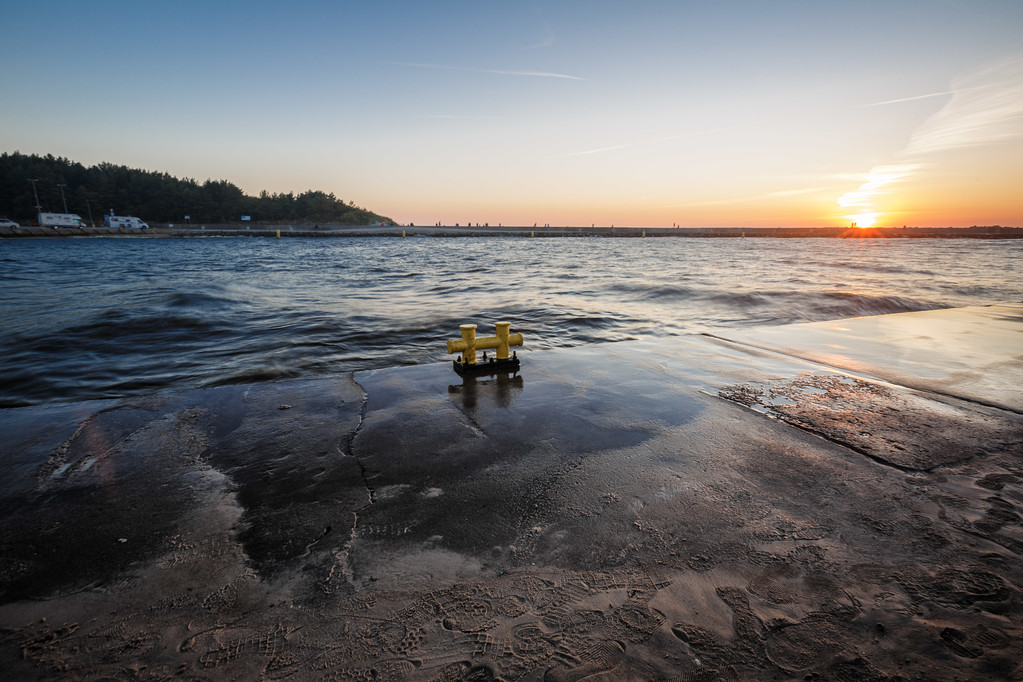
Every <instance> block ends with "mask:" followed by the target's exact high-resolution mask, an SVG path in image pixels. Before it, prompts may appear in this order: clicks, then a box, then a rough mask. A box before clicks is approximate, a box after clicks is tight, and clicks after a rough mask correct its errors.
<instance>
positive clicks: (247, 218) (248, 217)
mask: <svg viewBox="0 0 1023 682" xmlns="http://www.w3.org/2000/svg"><path fill="white" fill-rule="evenodd" d="M242 220H252V216H247V215H243V216H242Z"/></svg>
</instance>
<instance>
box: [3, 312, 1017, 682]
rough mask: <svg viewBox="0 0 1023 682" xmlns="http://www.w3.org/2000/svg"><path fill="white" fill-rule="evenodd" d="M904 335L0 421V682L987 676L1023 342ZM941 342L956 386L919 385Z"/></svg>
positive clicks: (398, 376)
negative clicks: (1003, 385)
mask: <svg viewBox="0 0 1023 682" xmlns="http://www.w3.org/2000/svg"><path fill="white" fill-rule="evenodd" d="M943 314H944V316H945V317H944V318H943ZM910 315H917V313H913V314H910ZM920 315H921V316H922V317H921V318H920V319H921V325H922V327H921V330H924V329H926V330H927V331H926V334H925V333H924V331H920V333H919V334H916V335H914V334H911V333H909V332H910V331H911V329H912V324H911V321H912V319H911V318H907V317H905V316H903V315H895V316H884V317H890V318H899V319H898V320H897V321H894V322H885V321H884V320H874V319H871V318H860V319H857V320H850V321H844V322H843V323H842V324H843V326H845V327H846V328H847V330H848V331H844V332H842V334H843V335H844V337H845V340H844V344H845V346H846V351H845V352H844V357H846V358H853V359H856V362H855V363H853V362H844V363H839V362H836V361H834V359H833V358H825V357H822V356H821V355H820V353H818V350H816V349H818V348H819V344H821V343H823V342H824V341H827V342H828V343H830V342H831V341H833V340H834V338H833V337H834V334H835V333H836V332H835V330H834V329H833V328H832V326H833V325H835V324H837V323H818V324H817V326H814V325H793V326H792V327H791V328H789V330H790V332H789V334H788V335H786V334H785V328H772V329H768V330H765V331H764V334H763V335H762V336H757V330H752V331H750V332H748V334H749V335H750V337H751V338H754V340H756V341H757V343H756V345H753V344H752V343H751V342H749V340H748V339H747V340H744V339H741V338H739V335H734V338H729V339H717V338H711V337H707V336H690V337H680V338H672V339H646V340H643V341H639V342H634V343H618V344H605V345H599V346H593V347H588V348H578V349H568V350H562V351H556V352H554V351H552V352H545V353H530V352H528V351H524V352H523V353H522V354H521V355H520V357H521V358H522V371H521V372H520V373H518V374H517V375H514V376H507V375H504V376H502V375H497V376H489V377H486V376H485V377H476V378H471V377H469V378H462V377H459V376H457V375H456V374H454V373H453V372H452V371H451V368H450V366H449V365H447V364H442V365H429V366H415V367H402V368H394V369H386V370H375V371H371V372H362V373H359V374H357V375H355V376H354V377H353V376H351V375H343V374H342V375H338V376H331V377H320V378H315V379H302V380H294V381H287V382H281V383H275V384H258V385H248V386H225V387H219V388H215V389H210V390H207V391H195V392H190V393H182V394H167V395H155V396H150V397H147V398H137V399H130V400H124V401H97V402H94V403H80V404H72V405H51V406H42V407H32V408H20V409H13V410H5V411H3V412H0V431H2V432H3V433H4V434H5V441H4V443H3V445H2V446H0V464H2V465H3V466H4V471H5V473H6V474H7V475H6V476H5V478H4V479H3V480H2V481H0V549H2V551H0V628H2V629H0V660H2V661H3V662H4V665H5V668H6V670H7V671H8V674H9V675H10V676H12V677H15V678H35V677H48V676H61V677H73V678H76V679H108V678H110V677H116V678H122V677H127V678H140V679H150V678H152V679H155V678H165V677H172V676H175V677H176V676H184V677H186V678H189V679H255V678H260V679H284V678H288V679H354V680H361V679H419V680H460V679H466V680H468V679H473V680H480V679H504V680H513V679H541V678H542V679H546V680H577V679H584V678H585V679H592V680H600V679H604V680H611V679H615V680H619V679H626V680H629V679H635V680H640V679H642V680H648V679H665V680H669V679H692V680H701V679H708V680H709V679H740V680H762V679H803V678H820V679H865V680H895V679H935V680H941V679H1017V678H1018V677H1019V676H1020V675H1021V674H1023V668H1021V663H1020V661H1019V659H1018V656H1017V655H1016V654H1015V652H1016V650H1018V648H1019V646H1020V644H1021V641H1023V628H1021V626H1020V616H1021V614H1023V610H1021V600H1020V597H1021V591H1020V588H1021V585H1023V568H1021V563H1020V560H1019V559H1020V555H1021V553H1023V526H1021V510H1020V507H1021V505H1023V459H1021V455H1023V417H1021V416H1020V413H1019V411H1018V410H1016V409H1014V408H1013V405H1014V403H1013V401H1012V400H1011V397H1007V396H1008V392H1006V391H1000V390H999V389H998V388H997V387H998V386H999V385H1000V383H999V382H1000V381H1001V379H991V378H987V377H986V373H996V374H1000V375H1002V376H1003V377H1004V376H1010V377H1011V376H1013V372H1015V371H1016V365H1017V362H1018V357H1017V356H1018V348H1017V347H1014V346H1013V344H1011V343H1008V342H1005V339H1011V338H1016V337H1014V336H1012V335H1013V334H1018V333H1020V332H1021V331H1023V321H1018V322H1013V320H1015V319H1017V318H1014V317H1013V315H1014V314H1010V313H1005V312H1004V311H1002V312H999V313H997V317H998V319H997V320H995V323H993V324H994V326H993V327H992V331H991V334H992V335H994V336H997V337H998V339H999V340H998V341H997V342H992V343H991V344H985V343H984V332H983V328H984V325H985V324H987V322H988V321H990V320H991V319H992V312H991V311H990V310H987V309H968V310H965V311H964V310H956V311H944V313H941V312H934V311H932V312H928V313H922V314H920ZM943 319H944V321H943ZM946 323H947V324H946ZM886 325H888V326H887V327H886ZM883 328H889V329H891V328H899V329H902V330H903V331H904V332H906V333H905V334H903V335H902V336H898V337H895V336H892V337H885V340H883V341H878V340H876V339H873V338H871V337H870V333H869V329H875V330H877V329H883ZM935 329H937V330H939V331H937V332H936V331H934V330H935ZM942 329H944V332H941V331H940V330H942ZM955 330H960V331H955ZM962 330H968V333H967V332H962V334H961V333H960V332H961V331H962ZM941 333H946V334H950V335H951V336H952V337H955V338H953V339H950V341H949V343H948V344H943V343H942V342H941V338H940V334H941ZM744 334H745V333H744ZM936 334H937V336H935V335H936ZM964 334H965V336H964ZM923 335H926V336H930V337H931V338H930V339H929V340H927V341H926V343H924V342H923V341H921V340H920V338H921V336H923ZM957 335H958V336H957ZM856 339H862V346H861V345H859V344H860V342H859V341H857V340H856ZM964 339H970V340H969V341H967V340H964ZM804 342H805V343H804ZM903 343H905V344H906V346H905V347H904V346H903V345H902V344H903ZM921 343H923V344H924V345H926V346H927V347H928V350H927V353H925V354H919V353H917V352H916V350H917V349H919V347H920V344H921ZM973 343H976V344H977V346H976V348H973V347H972V344H973ZM801 344H803V345H801ZM963 344H965V345H967V346H971V350H970V352H969V353H968V354H967V353H965V351H964V350H963V347H962V346H963ZM877 347H882V348H886V349H887V351H888V353H887V356H886V355H884V354H880V353H878V354H874V349H876V348H877ZM942 348H946V349H947V350H948V352H949V353H950V354H951V357H950V358H949V367H955V366H956V363H959V364H963V362H964V360H963V357H964V356H965V355H969V356H970V357H971V358H972V359H971V360H970V361H969V362H970V363H971V364H972V366H973V367H974V370H975V371H974V373H973V375H972V378H970V379H969V381H966V380H964V379H963V377H964V376H965V375H964V374H962V373H960V374H957V375H956V377H957V378H956V379H955V380H954V381H952V380H948V376H938V373H937V371H936V370H935V369H934V368H939V369H940V367H941V359H940V349H942ZM793 351H798V352H793ZM860 351H861V352H860ZM857 352H860V354H859V355H857ZM886 357H889V358H893V360H892V361H891V363H890V365H889V364H886V363H887V362H888V361H887V360H886ZM857 358H858V359H857ZM868 359H869V361H870V362H869V363H868V362H867V360H868ZM868 364H869V365H870V366H867V365H868ZM916 366H919V367H922V368H923V369H921V370H920V372H918V374H919V375H920V376H915V375H914V367H916ZM868 370H869V371H868ZM956 371H958V370H956ZM900 378H901V379H902V380H904V381H901V383H900V381H897V380H896V379H900ZM939 379H940V381H938V380H939ZM928 385H930V386H933V388H934V390H927V389H926V386H928ZM987 387H994V389H996V390H993V392H992V393H991V394H990V395H988V394H987V393H985V391H986V390H987ZM998 405H1002V407H999V406H998Z"/></svg>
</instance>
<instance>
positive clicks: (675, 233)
mask: <svg viewBox="0 0 1023 682" xmlns="http://www.w3.org/2000/svg"><path fill="white" fill-rule="evenodd" d="M241 236H245V237H729V238H744V237H751V238H753V237H761V238H763V237H768V238H791V239H806V238H815V237H817V238H841V239H869V238H880V239H914V238H915V239H1023V228H1020V227H1003V226H1001V225H979V226H973V227H876V228H875V227H871V228H862V227H858V228H850V227H595V226H591V227H529V226H507V227H505V226H499V227H492V226H478V225H477V226H472V225H465V226H462V225H431V226H423V227H420V226H415V225H407V226H403V225H263V224H246V223H239V224H219V225H180V224H173V225H169V224H164V225H161V224H154V225H153V226H152V227H151V229H148V230H128V229H113V228H107V227H95V228H91V227H89V228H82V229H79V228H48V227H33V226H22V227H17V228H3V229H0V238H18V237H29V238H40V237H42V238H68V237H79V238H81V237H140V238H154V237H162V238H167V237H241Z"/></svg>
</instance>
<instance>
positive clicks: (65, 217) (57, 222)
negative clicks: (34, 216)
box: [39, 213, 85, 227]
mask: <svg viewBox="0 0 1023 682" xmlns="http://www.w3.org/2000/svg"><path fill="white" fill-rule="evenodd" d="M39 225H40V226H42V227H85V223H84V222H82V217H81V216H80V215H78V214H77V213H40V214H39Z"/></svg>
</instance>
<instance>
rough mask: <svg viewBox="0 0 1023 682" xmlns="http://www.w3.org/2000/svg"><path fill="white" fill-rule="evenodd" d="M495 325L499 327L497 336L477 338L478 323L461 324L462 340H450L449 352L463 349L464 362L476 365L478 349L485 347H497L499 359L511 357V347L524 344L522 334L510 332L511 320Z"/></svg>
mask: <svg viewBox="0 0 1023 682" xmlns="http://www.w3.org/2000/svg"><path fill="white" fill-rule="evenodd" d="M494 326H495V327H497V336H484V337H481V338H476V325H474V324H463V325H459V329H461V330H462V338H461V339H460V340H448V352H449V353H457V352H459V351H461V353H462V362H463V363H465V364H467V365H475V364H476V351H477V350H483V349H485V348H496V349H497V359H498V361H500V360H507V359H509V357H510V353H509V349H510V347H511V346H521V345H522V343H523V338H522V334H511V333H509V329H510V328H511V322H498V323H497V324H496V325H494Z"/></svg>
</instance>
